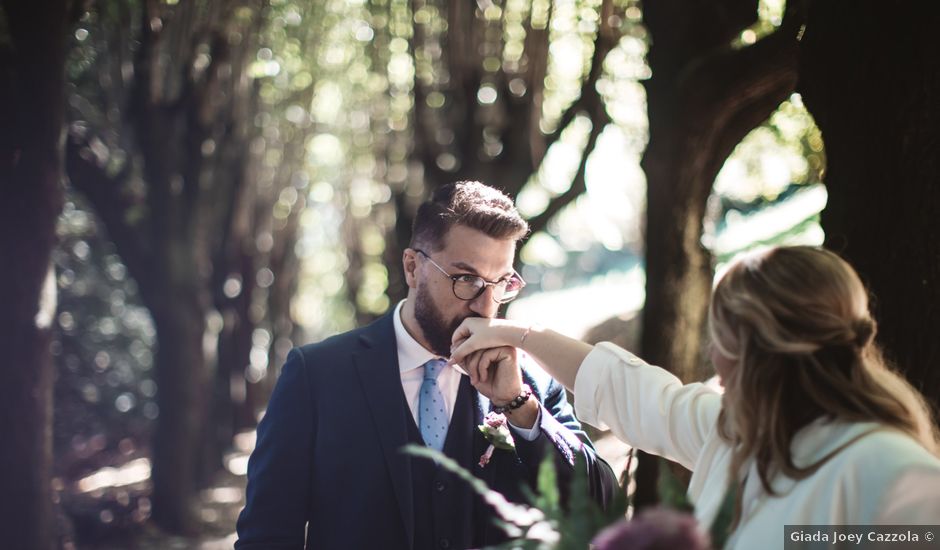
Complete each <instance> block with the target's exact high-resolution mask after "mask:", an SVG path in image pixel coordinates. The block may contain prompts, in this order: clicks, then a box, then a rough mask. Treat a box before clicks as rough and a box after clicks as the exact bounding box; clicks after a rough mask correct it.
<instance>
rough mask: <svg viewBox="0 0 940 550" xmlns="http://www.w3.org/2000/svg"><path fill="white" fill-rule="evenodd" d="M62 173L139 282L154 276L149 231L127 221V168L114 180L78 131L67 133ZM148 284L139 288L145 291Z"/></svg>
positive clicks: (154, 265) (131, 204) (128, 202)
mask: <svg viewBox="0 0 940 550" xmlns="http://www.w3.org/2000/svg"><path fill="white" fill-rule="evenodd" d="M128 166H130V164H128ZM65 173H66V175H67V176H68V178H69V181H70V182H71V184H72V186H73V187H74V188H75V189H77V190H78V191H80V192H81V193H82V194H83V195H85V197H87V198H88V201H89V202H90V203H91V204H92V206H93V207H94V209H95V213H97V214H98V216H99V217H100V218H101V220H102V221H103V222H104V225H105V228H106V229H107V231H108V235H109V236H110V237H111V239H112V240H113V241H114V244H115V245H116V246H117V249H118V253H119V255H120V256H121V259H122V260H123V261H124V263H125V264H126V265H127V267H128V269H129V270H130V272H131V274H132V275H133V276H134V278H135V279H137V280H138V281H141V280H144V279H149V278H152V277H153V276H154V269H155V268H157V267H158V265H157V262H155V261H154V256H153V254H152V247H151V245H150V243H149V242H147V241H146V236H147V235H149V231H148V230H147V228H146V225H147V223H146V222H144V223H143V225H144V227H139V226H133V225H131V224H129V223H128V222H127V219H126V214H127V212H128V210H129V209H130V208H132V207H134V206H135V205H134V204H133V203H132V202H131V201H128V200H127V199H126V198H125V197H124V196H122V194H121V189H122V188H123V187H124V184H125V182H126V180H127V178H128V177H129V173H130V169H129V168H126V169H125V170H124V171H123V172H122V173H121V174H119V175H118V176H117V177H112V176H109V175H108V174H107V172H106V171H105V170H104V168H103V167H102V166H101V163H100V162H99V160H98V157H97V156H96V155H95V153H94V152H93V150H92V146H91V141H90V140H88V139H86V138H85V137H83V136H80V135H78V133H77V132H74V131H72V132H69V136H68V140H67V142H66V147H65ZM146 286H147V285H143V284H142V285H140V288H141V291H142V292H145V291H146Z"/></svg>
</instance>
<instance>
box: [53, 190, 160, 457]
mask: <svg viewBox="0 0 940 550" xmlns="http://www.w3.org/2000/svg"><path fill="white" fill-rule="evenodd" d="M66 198H67V202H66V204H65V207H64V209H63V212H62V215H61V216H60V218H59V222H58V227H57V235H58V238H59V246H58V247H57V249H56V250H55V251H54V253H53V261H54V262H55V268H56V282H57V287H58V290H59V297H58V310H57V316H56V323H55V325H54V327H55V329H54V332H53V341H52V344H51V346H50V347H51V351H52V355H53V357H54V358H55V362H56V365H57V367H58V369H57V376H56V380H55V386H54V391H55V405H56V414H55V425H54V430H53V443H54V451H55V456H56V464H55V469H56V472H57V474H68V475H84V474H86V473H88V472H90V471H92V470H94V469H96V468H98V467H101V466H105V465H112V464H115V463H120V462H122V461H124V460H127V459H128V458H133V457H134V456H135V455H137V453H138V452H139V450H140V449H142V448H146V447H147V446H148V441H149V439H150V433H151V430H152V428H153V421H154V420H155V419H156V418H157V415H158V412H159V411H158V409H157V406H156V403H155V396H156V391H157V386H156V383H155V382H154V380H153V369H152V367H153V354H154V347H155V331H154V327H153V323H152V321H151V319H150V315H149V314H148V312H147V310H146V309H145V308H144V307H143V306H142V305H141V303H140V297H139V295H138V293H137V288H136V285H135V284H134V282H133V280H132V279H131V278H130V277H129V276H128V273H127V268H126V267H125V266H124V264H123V263H122V262H121V261H120V259H119V258H118V256H117V254H116V253H115V249H114V246H113V245H112V244H111V243H110V242H108V241H107V239H106V238H105V236H104V235H102V234H101V232H100V229H99V226H98V224H97V223H96V220H95V218H94V216H93V215H92V214H91V213H90V209H89V207H88V206H87V204H85V203H84V201H82V200H81V198H80V197H77V196H74V195H73V194H72V193H69V194H67V195H66Z"/></svg>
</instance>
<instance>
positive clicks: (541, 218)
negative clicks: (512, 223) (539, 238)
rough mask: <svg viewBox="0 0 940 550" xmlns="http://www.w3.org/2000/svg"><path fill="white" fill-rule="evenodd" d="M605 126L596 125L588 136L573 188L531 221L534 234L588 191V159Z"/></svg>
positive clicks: (530, 226) (572, 183)
mask: <svg viewBox="0 0 940 550" xmlns="http://www.w3.org/2000/svg"><path fill="white" fill-rule="evenodd" d="M604 126H606V124H595V125H593V126H592V127H591V134H590V135H589V136H588V141H587V144H585V146H584V151H582V153H581V162H580V163H579V164H578V171H577V173H575V176H574V180H573V181H572V182H571V187H569V188H568V190H567V191H565V192H564V193H562V194H561V195H559V196H557V197H555V198H554V199H552V200H551V201H550V202H549V203H548V206H547V207H546V208H545V210H543V211H542V212H540V213H539V214H538V215H536V216H535V217H533V218H531V219H529V228H530V230H531V232H532V233H536V232H538V231H542V230H543V229H545V227H546V226H547V225H548V222H549V220H551V219H552V217H554V216H555V214H557V213H558V212H560V211H561V210H562V209H563V208H564V207H566V206H568V205H569V204H571V203H572V202H574V200H575V199H577V198H578V197H579V196H581V195H582V194H583V193H584V192H585V191H586V190H587V182H586V178H585V176H586V174H587V163H588V158H589V157H590V156H591V153H592V152H593V151H594V147H595V146H596V145H597V138H598V137H600V135H601V132H603V131H604Z"/></svg>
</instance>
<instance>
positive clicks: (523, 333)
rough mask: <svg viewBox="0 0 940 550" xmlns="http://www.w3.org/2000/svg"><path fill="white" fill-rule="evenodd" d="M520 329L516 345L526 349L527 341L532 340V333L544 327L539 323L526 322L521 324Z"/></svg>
mask: <svg viewBox="0 0 940 550" xmlns="http://www.w3.org/2000/svg"><path fill="white" fill-rule="evenodd" d="M519 330H520V332H519V333H518V334H519V337H518V339H517V340H516V343H515V347H517V348H519V349H525V345H526V341H529V340H531V338H532V334H533V333H535V332H538V331H540V330H542V327H541V326H540V325H539V324H538V323H524V324H521V325H520V326H519Z"/></svg>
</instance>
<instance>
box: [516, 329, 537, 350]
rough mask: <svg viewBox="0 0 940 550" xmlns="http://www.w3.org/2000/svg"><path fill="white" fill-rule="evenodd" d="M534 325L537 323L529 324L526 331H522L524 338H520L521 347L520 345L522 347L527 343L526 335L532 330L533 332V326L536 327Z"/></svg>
mask: <svg viewBox="0 0 940 550" xmlns="http://www.w3.org/2000/svg"><path fill="white" fill-rule="evenodd" d="M534 326H535V325H529V326H528V327H526V329H525V332H523V333H522V338H520V339H519V347H520V348H521V347H522V346H523V345H524V344H525V338H526V336H528V335H529V333H530V332H532V327H534Z"/></svg>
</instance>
